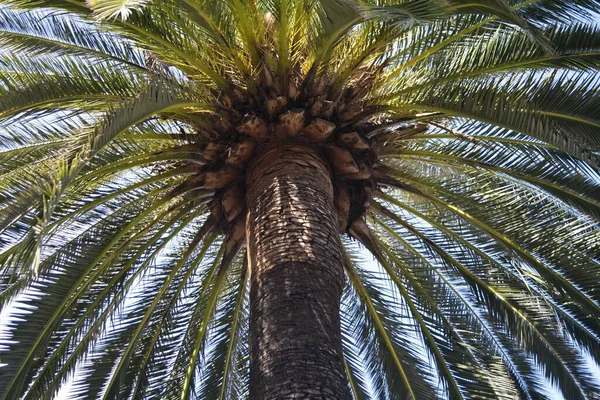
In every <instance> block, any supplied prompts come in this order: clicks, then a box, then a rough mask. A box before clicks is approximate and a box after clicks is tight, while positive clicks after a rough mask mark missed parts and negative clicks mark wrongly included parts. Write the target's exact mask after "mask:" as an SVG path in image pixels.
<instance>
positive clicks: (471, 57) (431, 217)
mask: <svg viewBox="0 0 600 400" xmlns="http://www.w3.org/2000/svg"><path fill="white" fill-rule="evenodd" d="M0 4H2V5H3V6H2V8H0V43H2V46H3V51H2V53H1V54H0V70H1V71H2V72H1V75H0V77H1V79H2V84H1V85H0V91H1V96H0V118H1V120H0V138H1V139H2V142H1V144H0V150H1V152H0V210H1V212H0V234H1V235H0V250H1V251H2V253H1V254H0V307H3V308H4V309H5V310H7V311H6V312H7V313H9V312H10V313H12V314H13V315H16V316H19V319H18V320H16V319H10V320H8V322H7V323H6V325H5V330H6V331H5V333H4V335H3V336H0V363H3V364H5V365H4V366H3V367H2V368H0V396H4V397H3V398H7V399H14V398H27V399H29V398H31V399H41V398H52V396H54V395H55V394H56V393H57V391H58V390H59V388H60V387H61V385H62V384H63V383H64V382H65V381H66V380H67V379H69V377H70V375H71V373H72V372H73V371H77V373H78V376H79V378H78V379H76V383H78V384H81V385H80V386H77V390H76V392H77V393H76V394H79V395H85V396H87V397H86V398H97V397H98V398H100V397H101V398H142V397H143V398H146V397H147V398H190V397H198V398H211V399H213V398H219V399H225V398H234V399H238V398H244V397H245V396H247V391H248V380H249V378H248V369H249V361H248V354H249V348H248V343H247V342H248V301H249V300H248V275H249V272H248V263H247V262H246V261H245V260H246V254H245V247H244V243H243V242H244V230H245V224H246V222H245V221H246V220H245V207H246V204H245V200H244V199H245V197H244V196H245V190H246V187H245V185H246V173H247V170H246V168H247V165H248V163H252V162H253V159H254V155H255V154H257V153H258V151H259V149H260V148H261V147H263V146H266V145H267V144H268V143H271V142H274V141H277V140H284V141H290V140H291V141H302V142H308V143H309V144H310V145H311V146H314V147H316V148H319V149H320V150H321V151H323V153H324V154H325V156H326V160H327V162H328V165H329V168H330V169H331V171H332V176H333V184H334V188H335V198H334V206H335V212H336V216H337V224H338V229H339V231H340V232H341V233H342V234H343V238H342V240H343V243H344V245H345V249H346V250H345V255H346V258H347V260H346V262H345V264H346V268H345V269H346V286H345V288H344V292H343V296H342V300H341V302H342V306H341V309H342V312H341V326H342V333H343V344H344V347H343V355H344V367H345V370H346V375H347V379H348V382H349V386H350V389H351V391H352V394H353V396H354V397H355V398H368V397H374V398H382V399H383V398H398V399H405V398H409V397H407V396H412V398H414V399H432V398H453V399H461V398H464V399H467V398H482V399H483V398H485V399H487V398H490V399H491V398H506V399H513V398H531V399H533V398H545V394H544V393H545V390H546V386H545V385H544V384H542V383H540V382H541V378H542V377H543V376H544V375H545V376H546V377H547V378H549V379H550V381H551V382H552V383H554V384H556V385H557V386H558V387H559V388H560V389H561V390H562V391H563V393H565V395H566V396H567V397H568V398H569V399H586V398H594V396H595V394H594V393H596V394H597V393H598V392H600V386H599V383H598V381H597V380H594V379H591V372H590V369H589V366H588V364H589V363H590V362H592V363H593V362H595V363H599V362H600V341H599V337H600V284H599V281H600V268H599V263H600V259H599V258H598V255H599V250H600V230H599V224H598V218H599V217H600V190H599V185H600V176H599V175H598V172H597V168H598V149H599V145H600V134H599V130H598V129H599V127H600V103H599V97H598V96H597V93H598V74H597V71H598V67H600V56H599V54H600V30H599V28H598V27H597V26H596V25H595V24H594V22H593V19H592V15H591V14H590V12H593V11H594V10H597V9H598V7H599V6H600V4H599V3H598V2H596V1H560V0H557V1H552V0H538V1H535V0H526V1H513V0H510V1H504V0H496V1H493V0H490V1H462V0H454V1H441V0H408V1H400V0H396V1H393V0H379V1H373V0H370V1H367V0H365V1H354V0H319V1H317V0H255V1H242V0H225V1H214V0H163V1H139V0H138V1H133V0H130V1H123V0H113V1H108V0H107V1H100V0H93V1H88V2H84V1H81V0H60V1H59V0H52V1H50V0H35V1H25V0H22V1H21V0H2V1H0ZM359 243H360V244H362V245H363V246H364V247H365V248H366V249H368V251H370V253H372V254H373V256H374V257H375V258H376V259H377V261H378V264H377V266H375V267H373V266H369V265H367V264H365V263H364V260H363V259H361V257H360V252H359V251H358V249H359V247H358V245H359ZM240 250H241V251H240ZM9 305H12V306H11V307H10V308H9Z"/></svg>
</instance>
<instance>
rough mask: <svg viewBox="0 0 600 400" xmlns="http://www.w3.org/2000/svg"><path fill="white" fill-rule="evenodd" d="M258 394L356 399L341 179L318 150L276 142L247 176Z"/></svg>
mask: <svg viewBox="0 0 600 400" xmlns="http://www.w3.org/2000/svg"><path fill="white" fill-rule="evenodd" d="M246 182H247V190H248V191H247V196H246V202H247V206H248V220H247V224H246V226H247V229H246V236H247V243H248V254H249V258H250V265H251V287H250V398H251V399H253V400H259V399H260V400H269V399H291V398H294V399H349V398H350V393H349V388H348V385H347V381H346V377H345V372H344V366H343V358H342V344H341V333H340V314H339V313H340V298H341V293H342V288H343V283H344V269H343V263H342V259H343V258H342V247H341V246H342V244H341V241H340V238H339V234H338V231H337V222H336V221H337V220H336V214H335V211H334V206H333V185H332V181H331V174H330V172H329V169H328V167H327V164H326V163H325V161H324V160H323V158H322V157H321V156H320V154H319V153H318V151H317V150H316V149H314V148H312V147H309V146H303V145H298V144H276V145H271V146H270V147H268V148H267V149H265V150H264V152H263V153H262V154H261V155H260V156H258V157H257V158H256V161H255V162H254V163H253V164H252V165H251V167H250V169H249V172H248V175H247V180H246Z"/></svg>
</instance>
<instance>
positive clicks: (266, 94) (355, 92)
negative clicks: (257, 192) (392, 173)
mask: <svg viewBox="0 0 600 400" xmlns="http://www.w3.org/2000/svg"><path fill="white" fill-rule="evenodd" d="M298 75H299V74H298ZM373 76H374V74H373V73H363V74H362V76H359V77H357V78H356V79H355V80H354V83H353V84H352V85H351V86H349V87H347V88H346V89H344V90H340V91H337V93H336V92H334V91H333V89H332V87H331V85H330V82H331V80H330V79H329V77H328V76H327V75H323V76H321V77H320V78H315V79H311V80H310V81H311V82H312V84H311V85H310V86H307V87H305V85H304V84H303V82H308V79H304V80H302V78H301V77H300V76H294V77H291V78H290V79H288V80H287V81H288V84H287V85H286V86H285V87H284V85H282V83H281V82H282V81H283V80H282V79H277V78H276V77H274V76H273V73H271V72H270V70H269V69H268V67H264V69H263V70H262V72H261V73H260V74H258V78H257V79H256V93H251V91H250V90H246V89H241V88H237V87H236V88H234V89H232V91H231V93H233V95H231V96H228V95H222V94H221V93H217V92H215V96H214V97H215V99H216V103H217V109H218V110H219V112H218V113H216V114H215V116H213V117H210V118H209V119H208V120H205V121H203V122H202V124H196V126H195V128H196V130H197V131H196V132H195V134H192V135H186V139H188V140H189V141H190V144H188V145H185V146H182V147H180V148H179V149H178V150H179V151H183V152H186V153H188V152H189V155H190V157H192V158H193V160H191V164H190V165H187V166H186V168H190V167H191V168H192V169H193V170H194V171H197V173H194V174H193V175H192V177H191V178H190V179H188V180H187V181H186V182H185V183H184V184H182V185H181V186H180V187H178V188H177V189H176V191H178V192H180V191H181V190H184V191H193V190H195V189H208V190H214V191H215V194H214V201H213V206H212V216H213V218H214V219H215V222H216V223H217V225H218V226H220V227H221V229H223V230H225V229H226V228H227V226H228V225H229V224H231V223H232V222H233V221H234V220H236V218H238V217H239V216H243V215H244V214H243V211H244V210H245V178H246V173H247V170H248V167H249V166H251V164H252V160H253V157H254V156H255V155H256V154H259V153H260V152H261V150H262V149H264V148H265V147H267V146H271V145H276V144H277V143H298V144H299V151H302V150H301V149H302V146H314V147H317V148H319V149H320V150H321V151H320V153H321V154H322V156H323V158H324V160H326V161H327V163H328V165H329V168H330V171H331V174H332V178H333V179H332V181H333V184H334V193H335V199H334V205H335V208H336V212H337V216H338V228H339V232H340V233H343V232H345V231H347V230H348V229H349V227H350V226H351V225H352V223H353V222H354V221H356V220H358V219H360V218H361V217H362V216H363V215H364V214H365V211H366V209H367V207H368V205H369V201H370V199H371V193H372V190H373V189H374V188H375V187H376V185H377V182H376V176H377V173H376V171H375V170H376V168H377V167H378V162H377V161H378V156H377V152H376V147H377V142H375V141H372V140H369V134H370V133H371V132H373V131H374V129H375V128H377V127H378V126H379V124H378V123H375V122H373V119H372V117H373V116H374V115H376V112H377V110H372V109H371V110H370V109H368V107H365V106H364V101H363V99H364V97H365V95H366V94H367V93H368V92H369V88H370V83H371V82H372V81H373ZM404 129H405V130H408V131H411V132H412V133H417V132H421V131H423V130H425V126H424V125H417V126H413V127H410V128H404ZM199 155H201V157H198V156H199ZM240 220H243V218H240ZM240 228H243V224H242V225H241V226H240Z"/></svg>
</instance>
